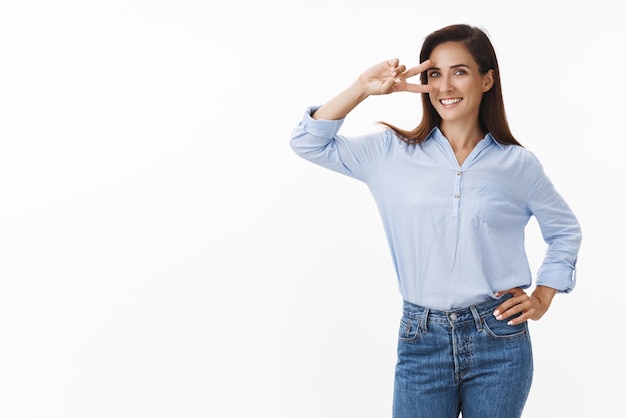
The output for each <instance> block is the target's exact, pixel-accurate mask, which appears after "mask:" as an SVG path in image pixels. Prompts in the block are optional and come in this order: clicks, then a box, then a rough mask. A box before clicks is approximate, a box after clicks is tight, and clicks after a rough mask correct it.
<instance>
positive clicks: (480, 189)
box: [474, 181, 513, 226]
mask: <svg viewBox="0 0 626 418" xmlns="http://www.w3.org/2000/svg"><path fill="white" fill-rule="evenodd" d="M512 194H513V192H512V191H511V189H509V188H508V187H506V186H503V185H501V184H498V183H494V182H490V181H481V182H480V183H479V184H477V185H476V188H475V199H476V200H475V207H474V214H475V216H476V217H477V218H478V219H480V220H481V221H483V222H485V223H486V224H488V225H493V226H498V225H503V224H504V223H505V220H506V218H507V215H509V212H510V211H511V209H512V208H511V196H512Z"/></svg>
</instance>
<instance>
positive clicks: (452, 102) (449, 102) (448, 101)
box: [439, 97, 463, 106]
mask: <svg viewBox="0 0 626 418" xmlns="http://www.w3.org/2000/svg"><path fill="white" fill-rule="evenodd" d="M461 100H463V99H462V98H460V97H457V98H454V99H441V100H439V103H441V104H442V105H444V106H452V105H455V104H457V103H459V102H460V101H461Z"/></svg>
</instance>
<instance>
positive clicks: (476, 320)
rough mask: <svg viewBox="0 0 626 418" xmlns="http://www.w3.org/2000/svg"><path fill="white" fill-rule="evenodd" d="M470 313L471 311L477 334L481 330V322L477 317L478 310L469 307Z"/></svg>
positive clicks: (474, 307) (478, 316)
mask: <svg viewBox="0 0 626 418" xmlns="http://www.w3.org/2000/svg"><path fill="white" fill-rule="evenodd" d="M470 311H472V316H473V317H474V322H475V323H476V330H478V331H479V332H480V331H482V330H483V321H481V319H480V315H478V310H477V309H476V306H470Z"/></svg>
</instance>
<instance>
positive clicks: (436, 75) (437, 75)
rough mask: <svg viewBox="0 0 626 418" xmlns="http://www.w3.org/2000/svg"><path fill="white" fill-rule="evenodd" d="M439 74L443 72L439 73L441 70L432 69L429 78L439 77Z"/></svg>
mask: <svg viewBox="0 0 626 418" xmlns="http://www.w3.org/2000/svg"><path fill="white" fill-rule="evenodd" d="M439 76H441V74H440V73H439V71H431V72H429V73H428V77H429V78H437V77H439Z"/></svg>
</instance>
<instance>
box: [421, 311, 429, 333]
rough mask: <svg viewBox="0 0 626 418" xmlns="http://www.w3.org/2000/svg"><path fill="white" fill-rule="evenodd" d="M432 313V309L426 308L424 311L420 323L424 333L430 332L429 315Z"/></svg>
mask: <svg viewBox="0 0 626 418" xmlns="http://www.w3.org/2000/svg"><path fill="white" fill-rule="evenodd" d="M429 313H430V308H428V307H424V310H423V311H422V320H421V321H420V327H421V328H422V332H423V333H427V332H428V314H429Z"/></svg>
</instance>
